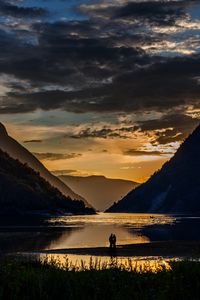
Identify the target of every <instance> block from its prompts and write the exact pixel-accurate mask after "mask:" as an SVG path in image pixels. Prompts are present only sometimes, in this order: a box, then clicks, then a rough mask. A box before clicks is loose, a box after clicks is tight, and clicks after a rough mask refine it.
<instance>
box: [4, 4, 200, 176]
mask: <svg viewBox="0 0 200 300" xmlns="http://www.w3.org/2000/svg"><path fill="white" fill-rule="evenodd" d="M0 121H1V122H2V123H4V124H5V125H6V127H7V130H8V132H9V134H10V135H11V136H13V137H14V138H16V139H17V140H18V141H19V142H20V143H21V144H23V145H24V146H25V147H26V148H27V149H29V150H30V151H31V152H33V153H34V154H35V155H36V156H37V157H38V159H40V160H41V161H42V163H44V164H45V166H46V167H47V168H48V169H49V170H51V171H53V172H54V173H55V174H66V175H81V176H87V175H105V176H107V177H110V178H124V179H130V180H134V181H137V182H144V181H145V180H147V179H148V178H149V176H150V175H151V174H153V173H154V172H155V171H156V170H157V169H159V168H160V167H161V166H162V164H163V163H164V162H166V161H167V160H168V159H169V158H170V157H171V156H172V155H173V153H174V152H175V151H176V149H177V148H178V147H179V145H180V143H181V142H182V141H183V140H184V139H185V138H186V137H187V136H188V134H190V133H191V132H192V130H193V129H194V128H195V127H196V126H198V124H199V122H200V1H197V0H190V1H189V0H187V1H186V0H173V1H171V0H166V1H164V0H163V1H161V0H150V1H149V0H145V1H144V0H132V1H127V0H106V1H105V0H96V1H95V0H93V1H92V0H13V1H12V0H0Z"/></svg>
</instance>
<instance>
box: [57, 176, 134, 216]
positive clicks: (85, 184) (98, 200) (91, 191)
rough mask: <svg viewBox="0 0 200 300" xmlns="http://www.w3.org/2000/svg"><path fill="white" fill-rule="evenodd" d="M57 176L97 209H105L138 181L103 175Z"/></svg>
mask: <svg viewBox="0 0 200 300" xmlns="http://www.w3.org/2000/svg"><path fill="white" fill-rule="evenodd" d="M59 178H60V179H61V180H62V181H63V182H65V183H66V184H67V185H68V186H69V187H71V188H72V189H74V190H76V191H78V193H79V194H80V195H82V196H83V197H85V198H86V199H88V201H89V202H90V203H91V204H92V206H93V207H95V208H96V209H97V210H99V211H105V210H106V209H107V208H108V207H110V205H111V204H112V203H113V202H114V201H116V200H117V199H118V198H119V197H123V196H124V195H126V194H127V192H129V191H130V190H132V189H133V188H135V187H136V186H137V185H138V183H136V182H134V181H130V180H125V179H113V178H106V177H105V176H103V175H97V176H96V175H92V176H85V177H81V176H70V175H60V176H59Z"/></svg>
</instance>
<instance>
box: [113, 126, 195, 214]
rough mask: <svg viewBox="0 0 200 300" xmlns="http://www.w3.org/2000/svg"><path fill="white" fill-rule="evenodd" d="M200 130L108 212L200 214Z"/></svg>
mask: <svg viewBox="0 0 200 300" xmlns="http://www.w3.org/2000/svg"><path fill="white" fill-rule="evenodd" d="M199 174H200V126H198V127H197V128H196V130H195V131H194V132H193V133H192V134H191V135H190V136H189V137H188V138H187V139H186V141H185V142H184V143H183V144H182V145H181V146H180V148H179V149H178V150H177V152H176V154H175V155H174V156H173V157H172V158H171V159H170V161H169V162H167V163H165V164H164V165H163V167H162V169H161V170H160V171H158V172H156V173H155V174H154V175H153V176H152V177H151V178H150V179H149V180H148V181H147V182H146V183H144V184H142V185H140V186H139V187H138V188H136V189H135V190H133V191H131V192H130V193H129V194H128V195H127V196H125V197H124V198H123V199H122V200H121V201H119V202H118V203H115V204H114V205H113V206H111V207H110V208H109V209H108V211H109V212H162V213H199V212H200V176H199Z"/></svg>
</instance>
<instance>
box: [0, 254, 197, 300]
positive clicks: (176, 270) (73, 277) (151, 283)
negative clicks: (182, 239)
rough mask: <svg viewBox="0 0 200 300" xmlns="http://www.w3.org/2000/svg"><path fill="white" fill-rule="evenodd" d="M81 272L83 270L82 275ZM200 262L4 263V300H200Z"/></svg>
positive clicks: (0, 273) (0, 294)
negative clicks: (154, 265) (140, 264)
mask: <svg viewBox="0 0 200 300" xmlns="http://www.w3.org/2000/svg"><path fill="white" fill-rule="evenodd" d="M77 271H78V272H77ZM199 295H200V263H199V262H195V261H179V262H171V263H170V268H166V267H165V266H164V265H163V266H162V267H161V266H160V267H159V268H158V269H157V270H156V272H155V269H151V268H150V267H149V265H148V264H147V265H146V266H144V267H143V268H142V269H140V268H139V269H138V268H136V267H134V268H133V266H132V263H131V261H130V260H128V261H127V263H126V264H121V263H119V262H117V261H111V262H110V263H105V264H104V263H100V262H99V261H94V260H92V259H91V261H90V263H89V265H88V266H86V265H84V263H83V264H82V265H81V266H79V267H77V266H76V265H72V264H71V263H69V261H68V260H67V258H66V262H65V264H61V263H60V262H59V261H56V260H51V261H49V260H47V259H46V260H43V261H32V260H26V261H23V260H19V259H12V260H11V259H9V260H4V261H2V262H1V263H0V299H9V300H12V299H13V300H32V299H33V300H39V299H42V300H47V299H48V300H49V299H57V300H60V299H69V300H71V299H73V300H76V299H77V300H87V299H88V300H90V299H91V300H98V299H101V300H107V299H109V300H112V299H113V300H125V299H130V300H134V299H138V300H143V299H145V300H147V299H148V300H154V299H156V300H171V299H176V300H189V299H192V300H193V299H195V300H199V299H200V296H199Z"/></svg>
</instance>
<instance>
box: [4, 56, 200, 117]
mask: <svg viewBox="0 0 200 300" xmlns="http://www.w3.org/2000/svg"><path fill="white" fill-rule="evenodd" d="M47 76H48V75H47ZM199 76H200V58H199V57H198V56H196V57H186V58H173V59H166V61H165V62H160V63H155V64H153V65H151V66H149V67H147V68H144V69H143V68H139V69H138V70H137V69H135V70H133V71H131V70H130V71H129V72H124V73H122V74H120V75H116V77H115V78H113V80H112V82H111V83H107V84H102V85H100V86H97V87H88V88H82V89H80V90H75V91H63V90H58V89H55V90H52V91H43V92H32V93H31V92H29V93H15V92H10V93H9V94H8V97H7V98H6V103H5V106H4V107H3V108H1V110H0V111H1V113H3V112H4V113H8V112H10V113H12V112H18V111H19V112H20V111H24V112H25V111H31V110H34V109H37V108H42V109H44V110H48V109H56V108H60V109H63V110H66V111H72V112H80V113H81V112H88V111H93V112H115V111H118V112H120V111H124V112H130V113H131V112H137V111H148V110H156V111H164V110H166V109H170V108H172V107H178V106H183V105H188V104H193V105H195V106H196V107H199V95H200V85H199V82H198V77H199ZM9 101H10V103H11V105H10V106H9ZM13 103H16V105H15V104H14V105H13Z"/></svg>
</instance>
